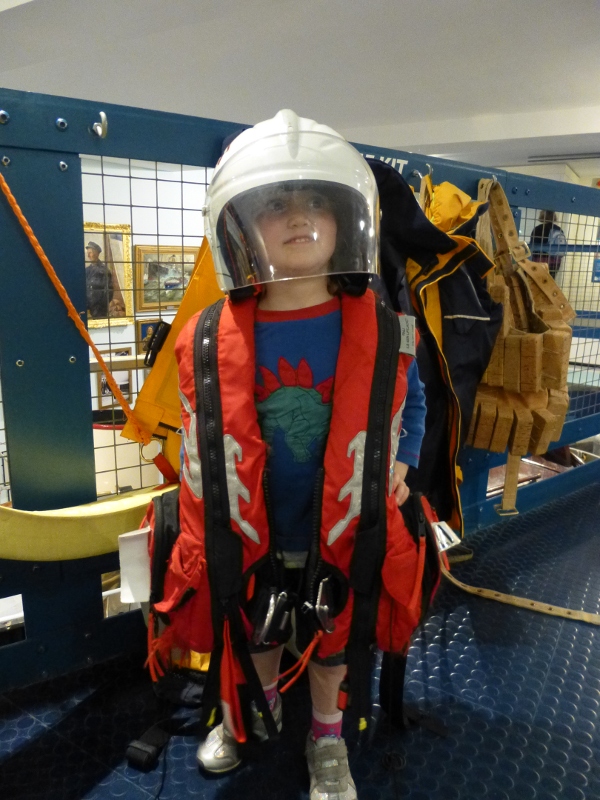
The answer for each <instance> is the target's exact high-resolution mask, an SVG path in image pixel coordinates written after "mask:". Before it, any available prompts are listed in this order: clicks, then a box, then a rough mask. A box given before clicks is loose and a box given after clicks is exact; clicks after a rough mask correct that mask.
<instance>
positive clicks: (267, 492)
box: [262, 469, 281, 589]
mask: <svg viewBox="0 0 600 800" xmlns="http://www.w3.org/2000/svg"><path fill="white" fill-rule="evenodd" d="M262 485H263V497H264V499H265V508H266V511H267V526H268V528H269V561H270V562H271V569H272V570H273V580H274V581H277V578H278V573H279V568H278V564H277V542H276V541H275V520H274V519H273V506H272V505H271V487H270V486H269V475H268V471H267V469H265V470H264V472H263V480H262ZM280 588H281V587H279V586H278V589H280Z"/></svg>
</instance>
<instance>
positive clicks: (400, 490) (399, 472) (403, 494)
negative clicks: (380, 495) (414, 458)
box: [392, 461, 410, 506]
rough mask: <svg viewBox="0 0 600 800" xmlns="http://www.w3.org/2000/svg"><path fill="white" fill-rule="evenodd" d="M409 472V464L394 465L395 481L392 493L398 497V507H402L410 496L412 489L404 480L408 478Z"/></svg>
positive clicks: (397, 462)
mask: <svg viewBox="0 0 600 800" xmlns="http://www.w3.org/2000/svg"><path fill="white" fill-rule="evenodd" d="M407 472H408V464H403V463H402V461H396V463H395V464H394V480H393V483H392V493H393V494H394V495H395V496H396V503H398V506H401V505H402V504H403V503H404V502H405V501H406V499H407V498H408V495H409V494H410V489H409V488H408V486H407V485H406V484H405V483H404V479H405V478H406V473H407Z"/></svg>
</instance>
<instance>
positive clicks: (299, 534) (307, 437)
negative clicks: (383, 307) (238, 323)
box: [255, 298, 425, 552]
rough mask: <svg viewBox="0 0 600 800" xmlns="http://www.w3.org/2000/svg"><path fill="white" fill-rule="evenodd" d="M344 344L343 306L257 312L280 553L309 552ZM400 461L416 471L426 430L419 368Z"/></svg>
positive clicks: (412, 373) (412, 376)
mask: <svg viewBox="0 0 600 800" xmlns="http://www.w3.org/2000/svg"><path fill="white" fill-rule="evenodd" d="M341 337H342V314H341V308H340V301H339V299H338V298H333V299H332V300H330V301H328V302H326V303H322V304H320V305H317V306H311V307H309V308H303V309H298V310H296V311H262V310H260V309H259V310H258V311H257V314H256V323H255V342H256V394H255V399H256V408H257V411H258V422H259V425H260V429H261V433H262V437H263V439H264V440H265V441H266V443H267V446H268V450H267V468H268V470H269V487H270V496H271V507H272V511H273V521H274V526H275V536H276V540H277V546H278V548H279V549H280V550H285V551H291V552H294V551H295V552H304V551H306V550H308V549H309V547H310V541H311V535H312V529H313V495H314V489H315V480H316V475H317V471H318V469H319V467H320V466H321V465H322V464H323V455H324V452H325V444H326V441H327V434H328V432H329V424H330V421H331V411H332V399H333V392H334V391H335V387H334V375H335V368H336V364H337V358H338V353H339V349H340V342H341ZM407 377H408V394H407V398H406V405H405V408H404V412H403V430H402V435H401V438H400V443H399V448H398V454H397V457H398V460H400V461H403V462H405V463H407V464H409V465H413V466H417V464H418V461H419V450H420V448H421V440H422V438H423V433H424V430H425V398H424V393H423V384H422V383H421V382H420V381H419V377H418V372H417V368H416V362H413V363H412V364H411V367H410V369H409V370H408V375H407Z"/></svg>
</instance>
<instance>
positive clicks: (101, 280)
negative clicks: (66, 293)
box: [85, 241, 114, 319]
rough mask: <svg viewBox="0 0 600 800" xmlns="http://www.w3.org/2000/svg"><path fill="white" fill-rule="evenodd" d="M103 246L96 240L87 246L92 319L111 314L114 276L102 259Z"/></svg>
mask: <svg viewBox="0 0 600 800" xmlns="http://www.w3.org/2000/svg"><path fill="white" fill-rule="evenodd" d="M101 252H102V248H101V247H100V245H98V244H96V242H92V241H90V242H88V243H87V244H86V246H85V254H86V259H87V266H86V268H85V286H86V298H87V312H88V316H89V317H90V319H102V318H103V317H108V315H109V313H108V312H109V305H110V301H111V300H112V299H113V295H114V287H113V276H112V273H111V271H110V269H109V268H108V267H107V265H106V264H105V263H104V261H102V260H101V259H100V253H101Z"/></svg>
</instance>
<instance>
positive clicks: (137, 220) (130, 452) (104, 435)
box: [81, 155, 212, 496]
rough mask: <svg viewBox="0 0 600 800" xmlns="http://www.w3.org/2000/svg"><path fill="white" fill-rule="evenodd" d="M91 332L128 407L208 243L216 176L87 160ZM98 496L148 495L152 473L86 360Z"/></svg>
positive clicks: (83, 163) (189, 169)
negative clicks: (206, 209)
mask: <svg viewBox="0 0 600 800" xmlns="http://www.w3.org/2000/svg"><path fill="white" fill-rule="evenodd" d="M81 166H82V189H83V217H84V245H85V270H86V292H87V306H88V327H89V329H90V332H91V335H92V338H93V340H94V343H95V344H96V346H97V347H98V348H99V350H100V352H101V353H102V355H103V356H104V358H105V360H106V361H107V363H108V364H109V366H110V369H111V372H112V374H113V377H114V378H115V380H116V382H117V384H118V386H119V388H120V389H121V391H122V392H123V394H124V396H125V398H126V399H127V401H128V402H129V404H130V405H132V406H133V405H134V404H135V400H136V398H137V396H138V393H139V391H140V389H141V387H142V385H143V383H144V380H145V378H146V377H147V372H148V370H146V369H145V368H144V365H143V360H144V356H145V352H146V350H147V346H148V342H149V341H150V339H151V337H152V334H153V332H154V330H155V328H156V325H157V323H158V321H159V320H161V319H162V320H165V321H166V322H171V321H172V320H173V319H174V317H175V314H176V312H177V308H178V306H179V304H180V303H181V300H182V297H183V293H184V291H185V288H186V286H187V283H188V281H189V279H190V276H191V273H192V270H193V268H194V264H195V261H196V256H197V254H198V250H199V248H200V245H201V244H202V239H203V236H204V225H203V217H202V211H201V209H202V206H203V205H204V197H205V194H206V187H207V185H208V181H209V180H210V177H211V173H212V170H211V169H206V168H204V167H191V166H185V165H181V164H165V163H161V162H155V161H139V160H135V159H121V158H102V157H96V156H86V155H83V156H81ZM90 366H91V370H90V379H91V396H92V410H93V419H94V448H95V460H96V483H97V491H98V494H99V495H100V496H101V495H106V494H114V493H116V492H124V491H128V490H130V489H136V488H141V487H144V486H151V485H153V484H155V483H157V482H158V481H159V480H160V476H159V473H158V471H157V470H156V467H155V466H154V465H153V464H151V463H147V462H146V461H145V460H144V458H145V457H146V454H145V455H144V456H143V457H142V454H141V451H140V448H139V446H138V445H137V444H135V443H132V442H129V441H128V440H126V439H124V438H122V437H121V435H120V434H121V429H122V426H123V422H124V417H123V414H122V412H121V409H120V406H119V405H118V403H117V402H116V401H115V398H114V396H113V394H112V392H111V391H110V388H109V387H108V385H107V382H106V378H105V377H104V375H103V373H102V372H101V371H100V370H99V366H98V364H97V362H96V360H95V358H94V357H93V354H91V353H90ZM148 455H153V453H149V454H148Z"/></svg>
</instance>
